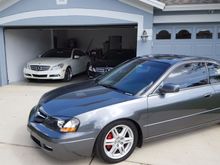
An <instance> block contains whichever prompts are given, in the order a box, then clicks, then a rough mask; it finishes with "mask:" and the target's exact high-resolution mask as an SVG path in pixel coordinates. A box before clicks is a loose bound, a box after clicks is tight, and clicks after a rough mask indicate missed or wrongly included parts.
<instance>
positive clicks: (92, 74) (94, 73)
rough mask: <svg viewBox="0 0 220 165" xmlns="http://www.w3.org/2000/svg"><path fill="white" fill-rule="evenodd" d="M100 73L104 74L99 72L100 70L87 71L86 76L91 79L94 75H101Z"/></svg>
mask: <svg viewBox="0 0 220 165" xmlns="http://www.w3.org/2000/svg"><path fill="white" fill-rule="evenodd" d="M102 74H104V73H101V72H94V71H90V70H89V71H88V77H89V78H90V79H93V78H96V77H98V76H100V75H102Z"/></svg>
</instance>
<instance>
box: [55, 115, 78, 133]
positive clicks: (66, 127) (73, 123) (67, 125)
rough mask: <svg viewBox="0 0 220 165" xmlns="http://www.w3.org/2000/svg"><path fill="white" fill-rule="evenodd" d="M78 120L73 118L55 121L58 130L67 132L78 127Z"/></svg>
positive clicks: (74, 130)
mask: <svg viewBox="0 0 220 165" xmlns="http://www.w3.org/2000/svg"><path fill="white" fill-rule="evenodd" d="M79 124H80V122H79V120H78V119H76V118H73V119H71V120H69V121H67V122H65V121H63V120H58V121H57V126H58V127H59V128H60V132H64V133H68V132H76V131H77V129H78V127H79Z"/></svg>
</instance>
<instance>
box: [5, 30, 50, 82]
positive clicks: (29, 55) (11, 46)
mask: <svg viewBox="0 0 220 165" xmlns="http://www.w3.org/2000/svg"><path fill="white" fill-rule="evenodd" d="M5 43H6V57H7V70H8V80H9V83H12V82H16V81H20V80H23V79H24V76H23V68H24V66H25V65H26V63H27V62H28V61H30V60H32V59H34V58H36V57H37V56H38V55H39V54H40V53H42V52H44V51H46V50H48V49H50V48H51V36H50V31H46V30H40V29H35V30H32V29H8V30H6V31H5Z"/></svg>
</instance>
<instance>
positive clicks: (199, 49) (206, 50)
mask: <svg viewBox="0 0 220 165" xmlns="http://www.w3.org/2000/svg"><path fill="white" fill-rule="evenodd" d="M195 56H204V57H214V56H215V55H214V45H213V44H196V45H195Z"/></svg>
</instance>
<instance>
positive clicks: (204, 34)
mask: <svg viewBox="0 0 220 165" xmlns="http://www.w3.org/2000/svg"><path fill="white" fill-rule="evenodd" d="M212 35H213V34H212V32H210V30H200V31H199V32H198V33H197V34H196V39H212Z"/></svg>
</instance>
